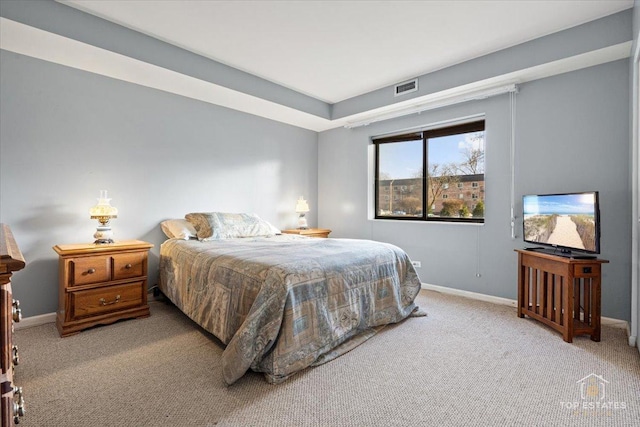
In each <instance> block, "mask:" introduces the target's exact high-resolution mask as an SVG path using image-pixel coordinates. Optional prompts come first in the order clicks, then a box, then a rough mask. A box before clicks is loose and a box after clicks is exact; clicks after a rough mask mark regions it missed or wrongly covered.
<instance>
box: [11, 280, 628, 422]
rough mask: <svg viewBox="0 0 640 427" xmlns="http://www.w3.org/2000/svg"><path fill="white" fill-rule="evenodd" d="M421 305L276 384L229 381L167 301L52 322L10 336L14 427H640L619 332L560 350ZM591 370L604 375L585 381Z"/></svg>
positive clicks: (530, 331) (499, 309)
mask: <svg viewBox="0 0 640 427" xmlns="http://www.w3.org/2000/svg"><path fill="white" fill-rule="evenodd" d="M418 303H419V305H420V306H421V307H422V308H423V309H424V310H425V311H427V313H428V316H427V317H418V318H409V319H407V320H406V321H404V322H402V323H401V324H399V325H394V326H391V327H387V328H386V329H384V330H383V331H382V332H380V333H379V334H377V335H376V336H374V337H373V338H372V339H370V340H369V341H367V342H365V343H364V344H363V345H361V346H359V347H357V348H356V349H355V350H353V351H351V352H349V353H347V354H346V355H344V356H342V357H340V358H338V359H336V360H334V361H332V362H329V363H327V364H325V365H322V366H319V367H316V368H311V369H307V370H305V371H303V372H301V373H300V374H298V375H296V376H294V377H293V378H291V379H290V380H289V381H287V382H285V383H283V384H280V385H270V384H267V383H266V382H265V381H264V379H263V377H262V376H261V375H259V374H256V373H253V372H250V373H248V374H247V375H245V377H243V378H242V379H240V381H238V382H237V383H236V384H234V385H233V386H229V387H227V386H225V384H224V383H223V381H222V375H221V365H220V355H221V354H222V347H221V346H220V344H219V343H218V341H217V340H215V338H212V336H211V335H209V334H208V333H206V332H203V331H202V330H201V329H200V328H199V327H197V326H196V325H195V324H194V323H192V322H191V321H190V320H189V319H187V318H186V317H185V316H184V315H182V314H181V313H180V312H179V311H178V310H177V309H176V308H175V307H173V306H171V305H168V304H165V303H162V302H153V303H151V313H152V314H151V317H149V318H146V319H138V320H129V321H123V322H118V323H116V324H113V325H109V326H104V327H97V328H93V329H90V330H86V331H84V332H82V333H80V334H78V335H74V336H71V337H68V338H64V339H62V338H60V337H59V336H58V333H57V331H56V329H55V326H54V325H53V324H47V325H43V326H38V327H33V328H29V329H22V330H18V331H17V332H16V342H17V344H18V346H19V348H20V358H21V363H20V365H19V366H18V367H17V368H16V376H17V381H16V382H17V383H18V385H20V386H22V387H23V388H24V394H25V399H26V403H27V414H26V416H25V417H24V419H23V421H22V422H21V425H24V426H56V427H58V426H136V427H138V426H203V427H210V426H431V425H433V426H457V425H482V426H490V425H499V426H571V425H576V426H578V425H579V426H583V425H602V426H623V425H629V426H631V425H635V426H638V425H640V356H639V354H638V350H637V349H635V348H632V347H629V346H628V345H627V337H626V336H625V332H624V330H622V329H615V328H609V327H604V328H603V331H602V341H601V342H600V343H595V342H592V341H590V340H589V338H588V337H579V338H576V339H575V340H574V343H573V344H567V343H565V342H564V341H563V340H562V337H561V336H560V334H559V333H557V332H554V331H552V330H551V329H549V328H547V327H545V326H544V325H542V324H540V323H538V322H535V321H533V320H531V319H519V318H518V317H517V316H516V311H515V308H511V307H507V306H501V305H494V304H491V303H485V302H480V301H475V300H470V299H466V298H462V297H456V296H451V295H444V294H439V293H437V292H433V291H422V292H421V293H420V296H419V297H418ZM591 374H595V375H598V376H600V378H601V379H602V380H601V379H599V378H596V377H594V376H591V377H590V378H587V379H586V380H585V382H584V383H580V382H579V381H580V380H582V379H583V378H585V377H588V376H590V375H591ZM594 380H595V382H593V383H591V382H590V381H594ZM582 384H586V385H587V386H590V388H586V389H582V391H585V390H586V391H588V393H586V396H583V395H581V385H582ZM592 408H593V409H592ZM598 408H599V409H598Z"/></svg>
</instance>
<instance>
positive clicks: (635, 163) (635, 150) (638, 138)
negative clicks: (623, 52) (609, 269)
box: [629, 33, 640, 351]
mask: <svg viewBox="0 0 640 427" xmlns="http://www.w3.org/2000/svg"><path fill="white" fill-rule="evenodd" d="M636 40H637V41H636V50H635V52H634V55H633V77H632V78H633V80H632V83H631V85H632V88H633V89H632V92H631V93H632V97H633V105H632V107H631V110H632V113H631V114H632V118H631V122H632V136H631V333H630V335H629V345H631V346H634V347H635V346H637V347H638V350H639V351H640V342H639V341H638V304H639V302H640V301H639V294H638V281H639V277H640V264H639V262H638V257H639V255H640V251H639V247H638V245H639V242H638V241H639V240H640V173H639V172H638V168H639V167H640V166H639V165H640V131H639V129H640V128H639V127H640V33H639V34H638V37H637V38H636Z"/></svg>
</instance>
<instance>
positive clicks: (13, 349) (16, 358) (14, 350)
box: [11, 345, 20, 366]
mask: <svg viewBox="0 0 640 427" xmlns="http://www.w3.org/2000/svg"><path fill="white" fill-rule="evenodd" d="M11 352H12V353H13V357H12V358H11V360H12V362H13V364H14V365H16V366H17V365H19V364H20V354H18V346H17V345H14V346H13V347H11Z"/></svg>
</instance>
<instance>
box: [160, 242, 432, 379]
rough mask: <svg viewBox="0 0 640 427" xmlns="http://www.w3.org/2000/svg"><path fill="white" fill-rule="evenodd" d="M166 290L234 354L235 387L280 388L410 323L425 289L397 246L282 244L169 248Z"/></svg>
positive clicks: (163, 257) (163, 274)
mask: <svg viewBox="0 0 640 427" xmlns="http://www.w3.org/2000/svg"><path fill="white" fill-rule="evenodd" d="M160 289H161V290H162V292H163V293H164V294H165V295H166V296H167V297H168V298H169V299H170V300H171V301H172V302H173V303H174V304H175V305H176V306H177V307H179V308H180V309H181V310H182V311H183V312H184V313H185V314H186V315H187V316H189V317H190V318H191V319H192V320H194V321H195V322H196V323H198V324H199V325H200V326H202V327H203V328H204V329H206V330H207V331H209V332H211V333H212V334H213V335H215V336H216V337H217V338H218V339H220V340H221V341H222V342H223V343H224V344H225V345H226V348H225V350H224V352H223V361H222V364H223V374H224V380H225V381H226V383H227V384H232V383H234V382H235V381H237V380H238V379H239V378H240V377H241V376H242V375H244V373H245V372H246V371H247V370H249V369H252V370H254V371H257V372H263V373H264V374H265V376H266V379H267V381H268V382H271V383H279V382H281V381H284V380H285V379H286V378H288V377H289V376H291V375H292V374H294V373H295V372H297V371H299V370H301V369H304V368H306V367H308V366H312V365H317V364H320V363H324V362H326V361H328V360H331V359H333V358H335V357H337V356H339V355H341V354H343V353H344V352H346V351H349V350H350V349H351V348H353V347H354V346H356V345H358V344H359V343H361V342H362V341H364V340H365V339H367V338H368V337H370V336H372V335H373V333H375V332H374V331H375V329H376V328H377V327H380V326H382V325H386V324H389V323H396V322H399V321H401V320H403V319H404V318H406V317H408V316H409V315H411V313H412V312H414V311H415V310H417V307H416V306H415V304H414V299H415V297H416V296H417V294H418V292H419V290H420V280H419V278H418V275H417V274H416V272H415V269H414V268H413V266H412V265H411V262H410V260H409V257H408V256H407V254H406V253H405V252H404V251H402V250H401V249H400V248H398V247H396V246H393V245H390V244H385V243H380V242H373V241H367V240H352V239H315V238H305V237H300V236H295V235H282V236H274V237H269V238H242V239H228V240H220V241H209V242H200V241H197V240H177V239H170V240H167V241H165V242H164V243H163V244H162V246H161V251H160Z"/></svg>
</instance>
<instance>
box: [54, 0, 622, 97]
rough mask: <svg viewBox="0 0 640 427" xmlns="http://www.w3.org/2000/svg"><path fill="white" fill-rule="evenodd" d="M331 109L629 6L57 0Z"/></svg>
mask: <svg viewBox="0 0 640 427" xmlns="http://www.w3.org/2000/svg"><path fill="white" fill-rule="evenodd" d="M59 1H60V2H62V3H65V4H68V5H70V6H72V7H75V8H78V9H81V10H83V11H85V12H88V13H91V14H94V15H97V16H100V17H102V18H105V19H107V20H110V21H113V22H116V23H118V24H121V25H123V26H126V27H129V28H131V29H134V30H137V31H139V32H142V33H145V34H147V35H150V36H153V37H155V38H158V39H160V40H163V41H165V42H168V43H171V44H174V45H176V46H179V47H182V48H184V49H187V50H189V51H192V52H195V53H198V54H201V55H203V56H206V57H208V58H211V59H214V60H216V61H219V62H222V63H224V64H227V65H230V66H232V67H235V68H237V69H240V70H243V71H246V72H249V73H251V74H254V75H256V76H259V77H262V78H264V79H267V80H270V81H272V82H275V83H278V84H280V85H282V86H285V87H288V88H291V89H294V90H296V91H298V92H301V93H304V94H307V95H310V96H313V97H314V98H318V99H320V100H323V101H326V102H329V103H335V102H339V101H342V100H344V99H348V98H351V97H353V96H357V95H361V94H363V93H367V92H370V91H372V90H376V89H379V88H382V87H385V86H389V85H392V84H394V83H398V82H401V81H403V80H407V79H409V78H412V77H416V76H418V75H422V74H426V73H429V72H432V71H435V70H438V69H442V68H444V67H447V66H450V65H454V64H457V63H460V62H463V61H466V60H469V59H472V58H475V57H479V56H482V55H485V54H488V53H491V52H495V51H497V50H501V49H504V48H507V47H510V46H514V45H516V44H519V43H522V42H525V41H528V40H532V39H535V38H537V37H541V36H544V35H547V34H550V33H553V32H556V31H560V30H563V29H566V28H570V27H573V26H576V25H579V24H582V23H585V22H588V21H591V20H594V19H597V18H600V17H603V16H606V15H609V14H612V13H615V12H618V11H621V10H624V9H627V8H630V7H632V6H633V0H496V1H494V0H458V1H438V0H431V1H207V0H196V1H191V0H188V1H187V0H180V1H177V0H110V1H104V0H69V1H65V0H59Z"/></svg>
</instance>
